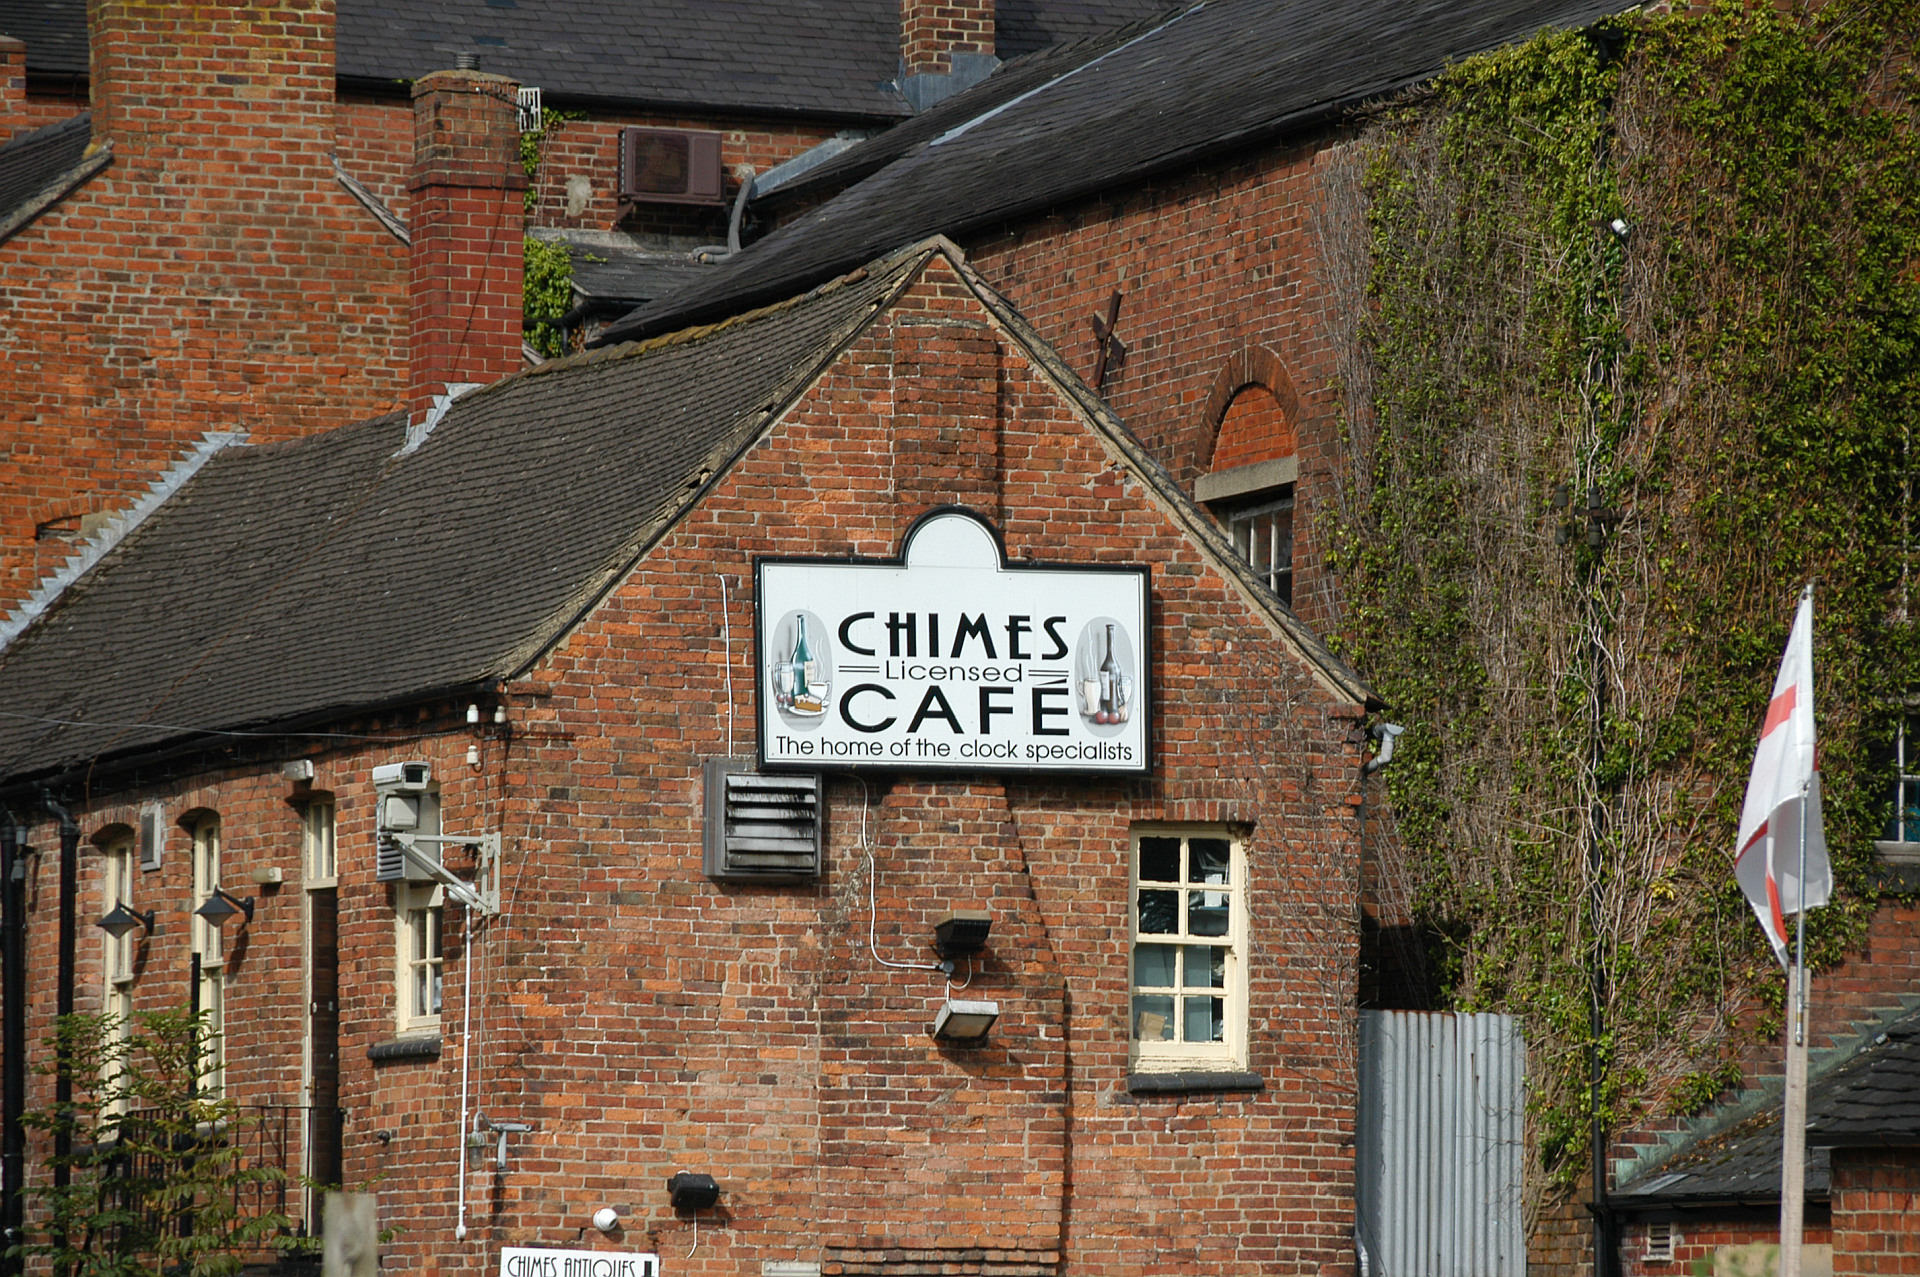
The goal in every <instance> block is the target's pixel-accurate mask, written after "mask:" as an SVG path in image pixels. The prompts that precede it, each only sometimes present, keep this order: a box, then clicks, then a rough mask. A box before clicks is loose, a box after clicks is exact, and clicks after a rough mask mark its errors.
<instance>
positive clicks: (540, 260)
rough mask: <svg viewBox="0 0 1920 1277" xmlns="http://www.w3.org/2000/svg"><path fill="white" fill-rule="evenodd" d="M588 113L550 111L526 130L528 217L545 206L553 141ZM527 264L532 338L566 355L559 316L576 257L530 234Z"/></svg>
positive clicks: (568, 302)
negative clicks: (544, 180)
mask: <svg viewBox="0 0 1920 1277" xmlns="http://www.w3.org/2000/svg"><path fill="white" fill-rule="evenodd" d="M585 118H586V113H585V112H583V111H566V110H552V109H549V110H545V111H542V112H541V115H540V127H539V128H537V129H530V130H528V131H526V132H524V133H522V134H521V135H520V167H521V168H523V169H525V170H526V174H527V190H526V194H525V195H524V196H523V197H522V198H523V199H524V201H525V204H526V210H527V214H528V216H532V215H533V213H534V212H535V211H536V210H537V209H538V208H539V207H540V166H541V164H542V163H543V162H544V161H545V159H546V153H547V142H548V140H549V139H550V138H551V137H552V136H554V134H555V133H557V132H558V131H559V130H560V129H563V128H565V127H566V126H567V124H568V123H569V122H570V121H574V120H584V119H585ZM524 265H525V271H524V274H523V277H522V284H521V291H522V297H523V307H522V316H523V317H522V323H523V324H524V325H525V327H526V330H527V331H526V336H527V341H528V342H529V343H530V344H531V345H532V346H533V348H534V349H535V350H538V351H539V352H540V353H541V354H543V355H546V356H548V357H549V358H552V357H554V356H557V355H564V354H566V353H567V351H566V334H565V333H563V332H562V331H561V330H560V326H559V325H558V324H557V323H555V322H554V321H556V320H558V319H559V318H560V317H561V316H562V315H564V314H566V313H567V311H568V310H569V309H571V308H572V306H573V262H572V261H571V260H570V259H569V258H568V256H567V247H566V245H565V244H557V243H549V242H547V241H543V240H536V239H534V238H533V237H532V236H528V237H527V240H526V251H525V263H524Z"/></svg>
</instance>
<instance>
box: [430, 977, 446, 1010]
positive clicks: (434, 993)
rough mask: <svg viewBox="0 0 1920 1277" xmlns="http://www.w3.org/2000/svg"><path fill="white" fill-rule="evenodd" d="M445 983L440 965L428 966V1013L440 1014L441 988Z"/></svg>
mask: <svg viewBox="0 0 1920 1277" xmlns="http://www.w3.org/2000/svg"><path fill="white" fill-rule="evenodd" d="M443 983H444V981H443V980H442V979H441V973H440V968H439V967H438V966H433V967H429V968H427V984H428V990H427V1014H428V1015H439V1014H440V989H441V986H442V984H443Z"/></svg>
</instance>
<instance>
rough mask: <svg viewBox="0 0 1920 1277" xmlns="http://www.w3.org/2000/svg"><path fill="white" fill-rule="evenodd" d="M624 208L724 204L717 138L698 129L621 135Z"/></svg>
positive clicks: (622, 132) (633, 131)
mask: <svg viewBox="0 0 1920 1277" xmlns="http://www.w3.org/2000/svg"><path fill="white" fill-rule="evenodd" d="M620 202H621V203H622V204H724V203H725V202H726V195H725V192H724V189H723V187H722V182H721V170H720V135H719V134H718V133H709V132H706V131H703V130H700V129H621V130H620Z"/></svg>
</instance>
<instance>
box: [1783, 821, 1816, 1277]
mask: <svg viewBox="0 0 1920 1277" xmlns="http://www.w3.org/2000/svg"><path fill="white" fill-rule="evenodd" d="M1811 789H1812V785H1811V783H1809V784H1807V785H1803V786H1802V787H1801V789H1800V874H1799V877H1798V878H1797V879H1796V880H1795V883H1796V885H1795V887H1794V892H1795V896H1794V904H1795V905H1796V906H1797V907H1798V914H1799V916H1798V917H1797V918H1796V919H1795V920H1794V936H1793V962H1792V965H1790V966H1789V967H1788V968H1787V973H1788V974H1787V1019H1788V1024H1787V1080H1786V1094H1785V1096H1784V1098H1783V1102H1782V1104H1781V1110H1780V1277H1800V1249H1801V1243H1802V1242H1803V1241H1804V1240H1805V1236H1806V1227H1805V1220H1804V1215H1805V1211H1806V1202H1807V1185H1806V1180H1807V900H1806V894H1807V823H1808V822H1809V821H1810V820H1811V819H1812V818H1813V795H1812V793H1811V792H1810V791H1811Z"/></svg>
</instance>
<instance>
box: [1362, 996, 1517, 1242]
mask: <svg viewBox="0 0 1920 1277" xmlns="http://www.w3.org/2000/svg"><path fill="white" fill-rule="evenodd" d="M1526 1059H1527V1053H1526V1044H1525V1043H1524V1042H1523V1041H1522V1040H1521V1037H1520V1029H1519V1026H1518V1025H1517V1024H1516V1023H1515V1021H1514V1019H1513V1017H1511V1016H1505V1015H1435V1014H1429V1013H1426V1012H1417V1011H1362V1012H1361V1013H1360V1107H1359V1114H1358V1129H1357V1130H1356V1132H1355V1144H1356V1152H1357V1157H1356V1161H1357V1164H1358V1165H1357V1182H1356V1185H1355V1188H1356V1193H1357V1196H1358V1199H1359V1200H1358V1208H1359V1209H1358V1219H1359V1230H1360V1243H1361V1245H1362V1246H1363V1247H1364V1248H1365V1252H1366V1259H1367V1266H1366V1269H1365V1272H1364V1277H1525V1274H1526V1269H1527V1247H1526V1235H1525V1228H1524V1225H1523V1221H1522V1216H1521V1183H1520V1177H1521V1168H1522V1151H1523V1150H1522V1144H1523V1141H1524V1139H1525V1129H1526Z"/></svg>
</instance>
